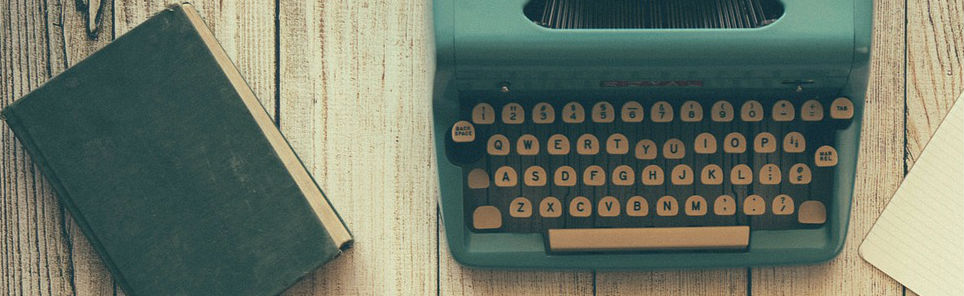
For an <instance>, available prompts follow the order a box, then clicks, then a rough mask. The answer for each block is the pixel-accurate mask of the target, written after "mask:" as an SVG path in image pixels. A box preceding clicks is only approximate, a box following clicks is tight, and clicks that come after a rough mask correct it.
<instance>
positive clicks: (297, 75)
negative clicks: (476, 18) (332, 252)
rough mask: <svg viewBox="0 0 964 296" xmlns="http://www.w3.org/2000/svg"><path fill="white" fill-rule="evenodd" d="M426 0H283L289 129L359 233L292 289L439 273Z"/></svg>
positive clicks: (382, 286) (390, 290)
mask: <svg viewBox="0 0 964 296" xmlns="http://www.w3.org/2000/svg"><path fill="white" fill-rule="evenodd" d="M429 15H430V13H429V6H428V2H426V1H389V2H367V1H289V0H285V1H281V2H280V11H279V24H280V26H279V31H280V36H281V39H280V49H281V52H280V60H279V62H280V69H281V71H280V73H279V74H280V77H281V84H280V85H279V90H280V102H281V104H280V111H281V112H280V114H281V117H280V122H281V129H282V132H283V133H284V134H285V136H286V137H287V138H288V140H289V141H290V142H291V144H292V146H294V149H295V151H296V152H298V154H299V155H300V157H301V158H302V160H303V161H304V162H305V164H306V165H307V166H308V168H309V170H310V171H311V172H312V174H313V175H314V177H315V179H316V180H317V181H318V183H319V184H320V185H321V187H322V188H324V189H325V193H326V194H327V195H328V198H329V199H330V200H331V202H332V204H333V205H334V207H335V208H336V209H338V212H339V213H340V214H341V215H342V217H344V218H345V221H346V223H347V224H348V227H349V228H350V229H351V230H352V231H353V233H354V235H355V239H356V243H355V245H354V247H353V248H352V249H351V250H349V251H348V252H347V253H346V254H344V255H342V256H341V258H338V259H336V260H335V261H334V262H331V263H329V264H328V265H327V266H326V267H325V268H323V269H321V270H319V271H317V272H315V273H314V274H312V275H310V276H309V278H308V279H306V280H305V281H303V282H301V283H300V284H299V285H297V286H295V287H294V288H292V289H290V290H289V293H290V294H292V295H295V294H297V295H304V294H312V295H313V294H320V295H382V294H400V295H430V294H435V293H436V291H437V285H438V278H437V272H438V253H437V247H438V240H437V232H436V231H437V229H436V228H437V222H436V217H435V208H436V206H435V205H436V200H437V196H436V195H437V194H436V193H435V192H437V190H438V189H437V187H438V183H437V181H436V173H435V165H434V162H433V156H434V154H433V149H432V147H433V146H432V145H431V143H432V137H431V127H432V121H431V118H432V115H431V112H430V110H431V97H430V94H431V80H430V78H431V72H430V71H431V67H430V64H429V61H430V54H429V53H430V52H431V47H430V46H431V45H430V43H429V40H430V39H428V38H429V36H431V35H430V34H429V32H428V30H429V26H428V24H429V23H428V20H427V18H428V17H429Z"/></svg>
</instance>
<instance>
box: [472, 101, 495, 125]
mask: <svg viewBox="0 0 964 296" xmlns="http://www.w3.org/2000/svg"><path fill="white" fill-rule="evenodd" d="M472 122H474V123H475V124H492V123H493V122H495V109H492V105H489V104H486V103H481V104H478V105H475V108H472Z"/></svg>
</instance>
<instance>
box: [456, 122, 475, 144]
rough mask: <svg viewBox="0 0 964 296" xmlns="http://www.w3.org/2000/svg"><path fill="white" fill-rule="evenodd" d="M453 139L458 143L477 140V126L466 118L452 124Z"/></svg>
mask: <svg viewBox="0 0 964 296" xmlns="http://www.w3.org/2000/svg"><path fill="white" fill-rule="evenodd" d="M452 140H453V141H455V142H456V143H468V142H472V141H475V126H474V125H472V123H471V122H468V121H465V120H462V121H459V122H456V123H455V124H454V125H452Z"/></svg>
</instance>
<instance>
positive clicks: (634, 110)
mask: <svg viewBox="0 0 964 296" xmlns="http://www.w3.org/2000/svg"><path fill="white" fill-rule="evenodd" d="M620 113H622V119H623V121H625V122H641V121H643V105H640V104H639V102H636V101H629V102H626V104H623V110H622V112H620Z"/></svg>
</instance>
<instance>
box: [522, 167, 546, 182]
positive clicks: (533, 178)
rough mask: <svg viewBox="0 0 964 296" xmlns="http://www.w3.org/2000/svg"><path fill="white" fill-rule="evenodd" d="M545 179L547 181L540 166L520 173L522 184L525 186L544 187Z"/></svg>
mask: <svg viewBox="0 0 964 296" xmlns="http://www.w3.org/2000/svg"><path fill="white" fill-rule="evenodd" d="M546 179H548V176H547V175H546V169H543V168H542V167H541V166H537V165H534V166H531V167H529V168H527V169H526V171H525V172H524V173H522V182H523V183H525V184H526V186H530V187H539V186H546Z"/></svg>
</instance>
